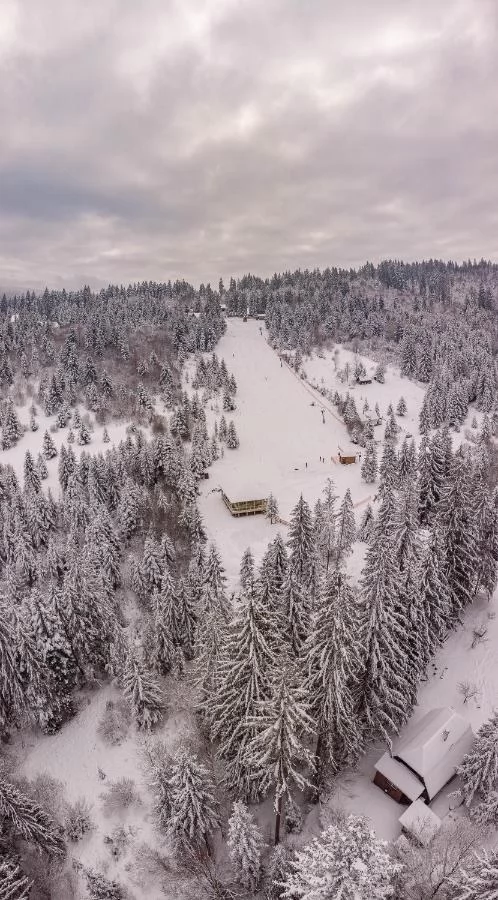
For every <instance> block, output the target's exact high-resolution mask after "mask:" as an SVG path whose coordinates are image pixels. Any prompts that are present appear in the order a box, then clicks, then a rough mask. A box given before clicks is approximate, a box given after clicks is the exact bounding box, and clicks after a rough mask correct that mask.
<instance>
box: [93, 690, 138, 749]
mask: <svg viewBox="0 0 498 900" xmlns="http://www.w3.org/2000/svg"><path fill="white" fill-rule="evenodd" d="M130 724H131V710H130V706H129V704H128V703H127V702H126V700H108V701H107V703H106V705H105V710H104V712H103V714H102V718H101V719H100V722H99V724H98V728H97V734H98V735H99V737H100V738H102V740H103V741H104V742H105V743H106V744H111V746H115V745H116V744H121V743H122V742H123V741H124V740H125V738H126V737H127V735H128V731H129V729H130Z"/></svg>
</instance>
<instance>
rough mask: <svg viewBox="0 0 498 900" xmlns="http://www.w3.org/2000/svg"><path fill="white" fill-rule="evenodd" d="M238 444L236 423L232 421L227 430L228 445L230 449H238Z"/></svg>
mask: <svg viewBox="0 0 498 900" xmlns="http://www.w3.org/2000/svg"><path fill="white" fill-rule="evenodd" d="M238 446H239V438H238V435H237V432H236V430H235V424H234V422H233V421H231V422H230V424H229V426H228V431H227V447H229V448H230V450H236V449H237V447H238Z"/></svg>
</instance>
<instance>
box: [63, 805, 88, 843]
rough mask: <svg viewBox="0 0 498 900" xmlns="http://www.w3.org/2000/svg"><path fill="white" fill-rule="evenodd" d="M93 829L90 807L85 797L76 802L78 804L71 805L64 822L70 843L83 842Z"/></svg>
mask: <svg viewBox="0 0 498 900" xmlns="http://www.w3.org/2000/svg"><path fill="white" fill-rule="evenodd" d="M93 827H94V826H93V821H92V817H91V815H90V807H89V805H88V803H87V802H86V800H85V799H84V798H83V797H80V799H79V800H76V803H72V804H69V806H68V809H67V814H66V818H65V822H64V829H65V832H66V837H67V839H68V841H72V842H73V843H77V842H78V841H81V840H82V839H83V838H84V836H85V834H88V833H89V832H90V831H91V830H92V828H93Z"/></svg>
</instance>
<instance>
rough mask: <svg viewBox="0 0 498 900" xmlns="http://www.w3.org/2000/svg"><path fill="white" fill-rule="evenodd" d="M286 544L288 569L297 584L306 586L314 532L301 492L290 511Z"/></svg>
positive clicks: (309, 578)
mask: <svg viewBox="0 0 498 900" xmlns="http://www.w3.org/2000/svg"><path fill="white" fill-rule="evenodd" d="M287 546H288V548H289V568H290V570H291V571H292V573H293V575H294V577H295V579H296V581H297V582H298V584H300V585H302V586H303V587H308V586H309V583H310V580H311V568H312V556H313V553H314V534H313V520H312V517H311V510H310V508H309V506H308V504H307V502H306V500H305V499H304V497H303V495H302V494H301V496H300V498H299V500H298V502H297V504H296V506H295V507H294V509H293V510H292V513H291V519H290V525H289V539H288V541H287Z"/></svg>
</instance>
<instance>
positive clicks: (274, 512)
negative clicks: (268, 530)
mask: <svg viewBox="0 0 498 900" xmlns="http://www.w3.org/2000/svg"><path fill="white" fill-rule="evenodd" d="M278 516H279V511H278V503H277V500H276V498H275V497H274V496H273V494H270V495H269V496H268V500H267V501H266V518H267V519H269V520H270V522H271V524H272V525H274V524H275V522H276V521H277V519H278Z"/></svg>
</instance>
